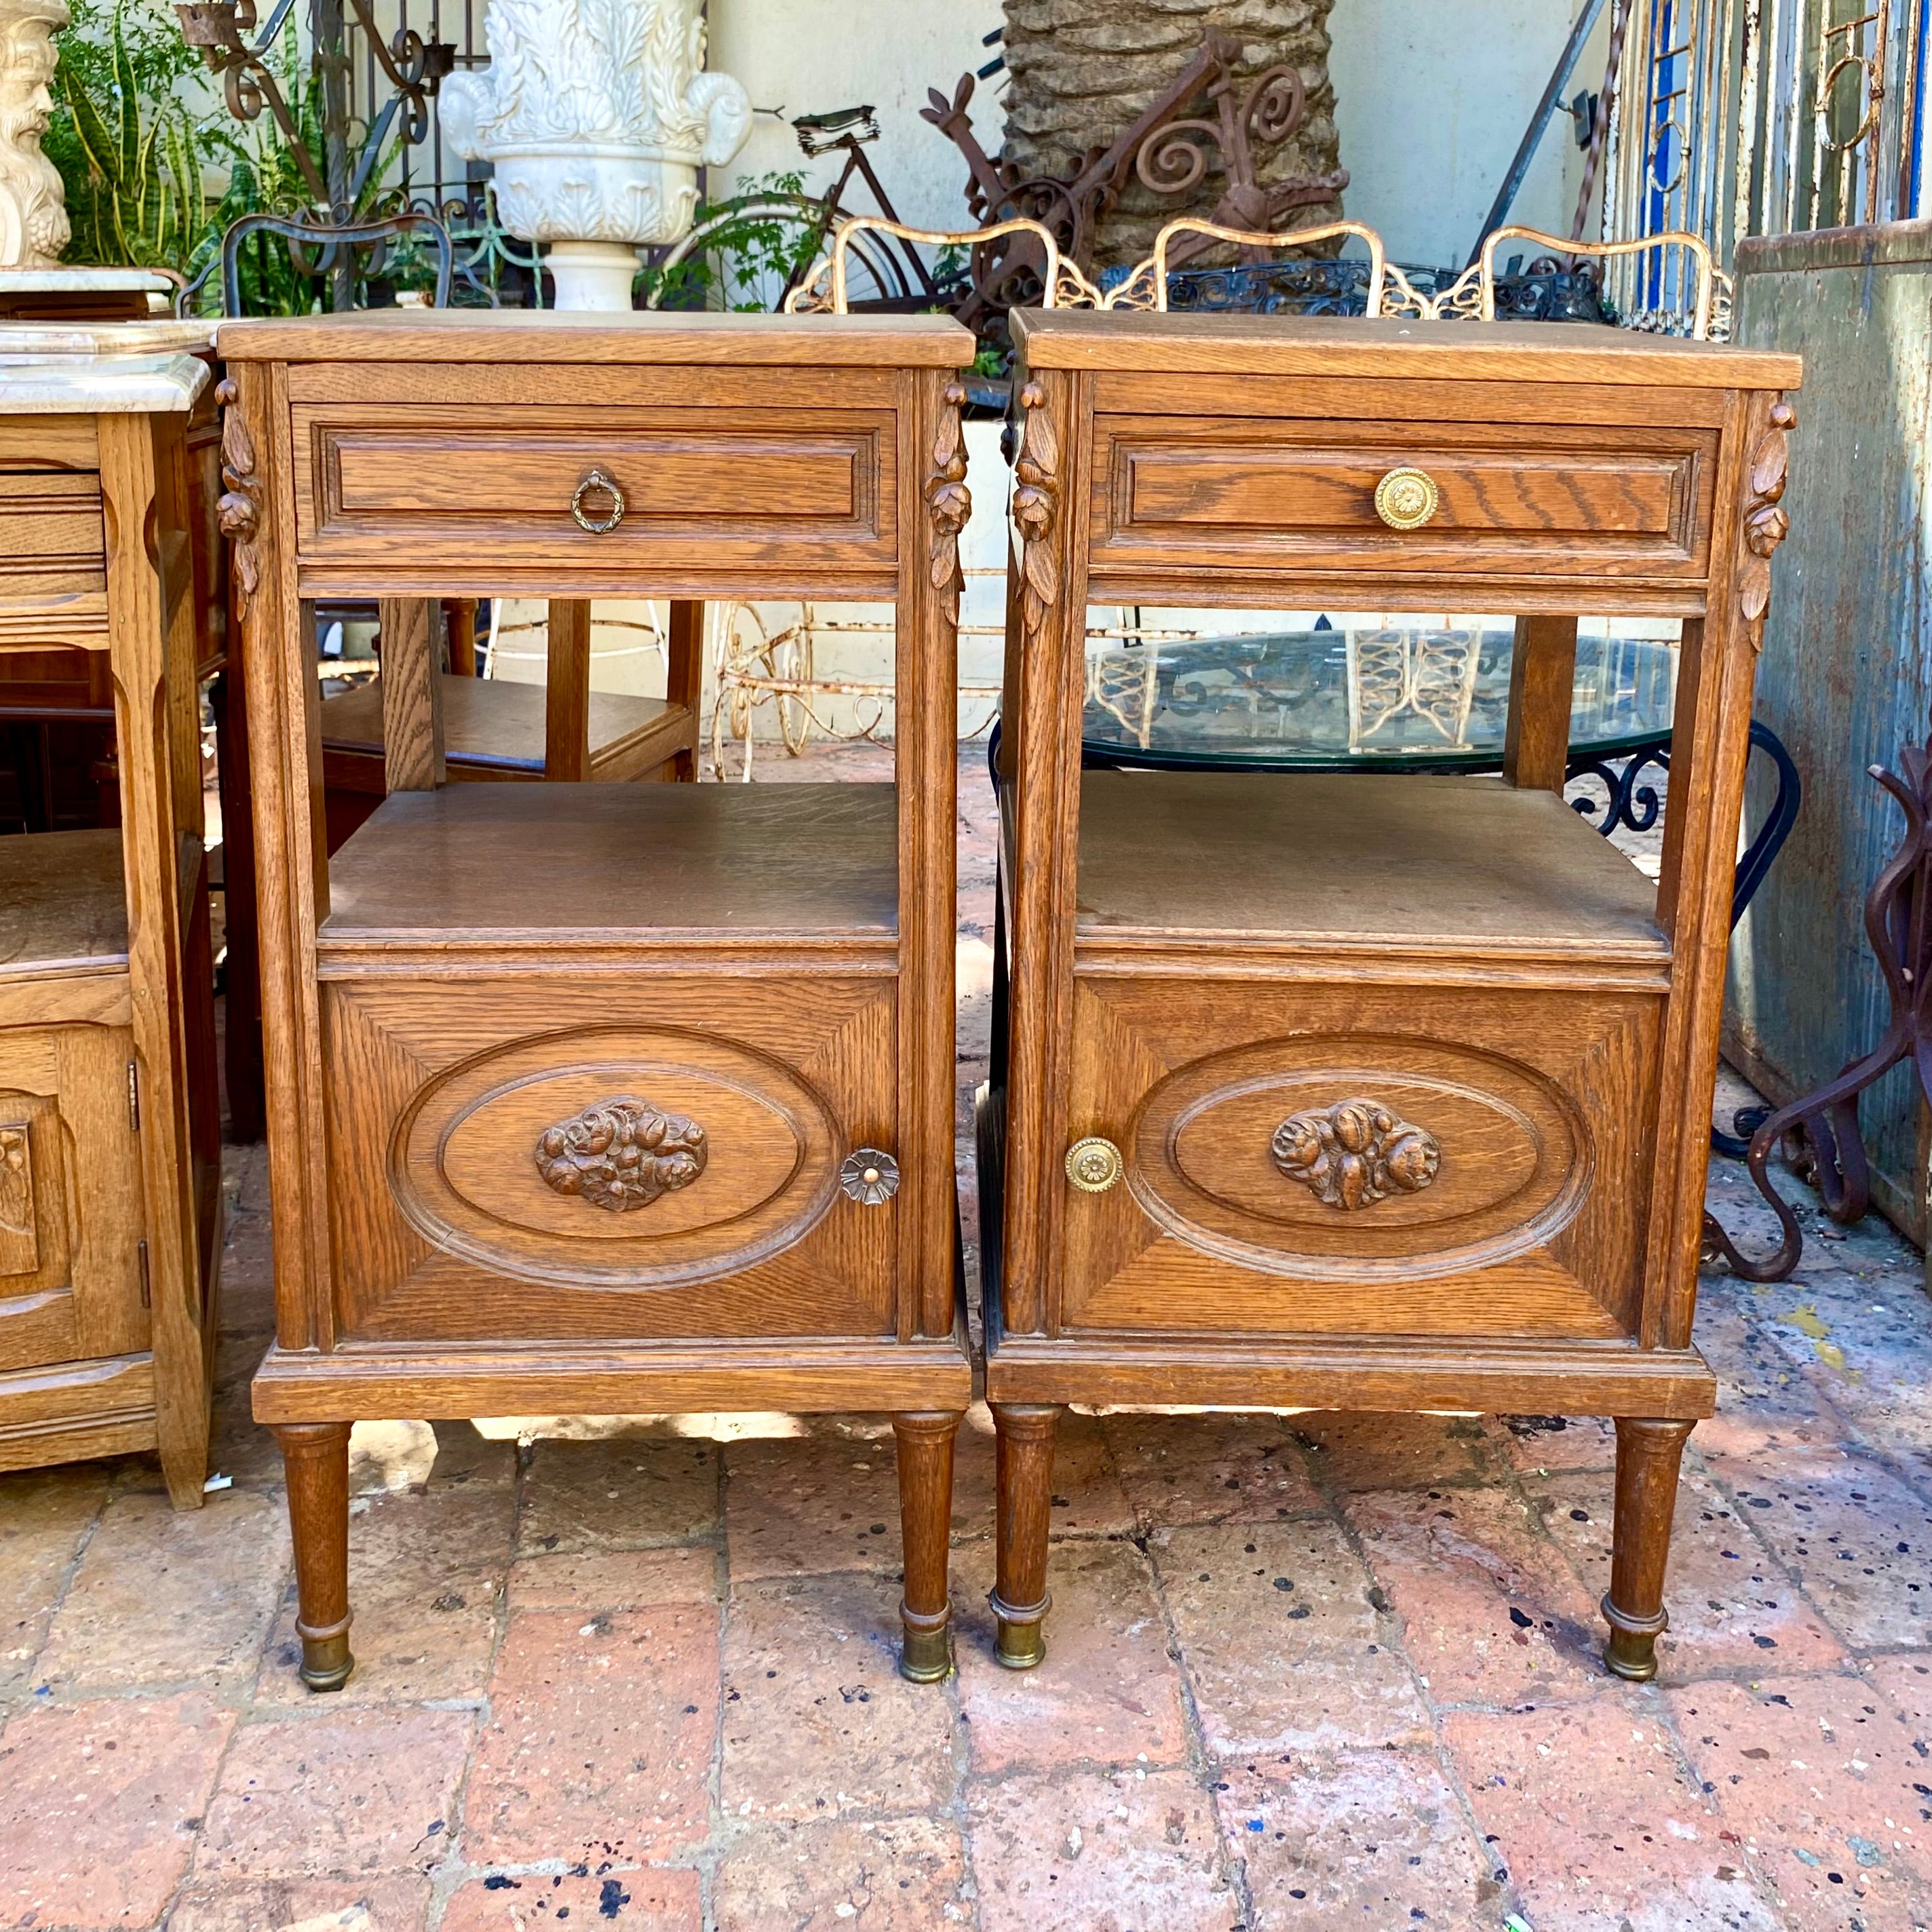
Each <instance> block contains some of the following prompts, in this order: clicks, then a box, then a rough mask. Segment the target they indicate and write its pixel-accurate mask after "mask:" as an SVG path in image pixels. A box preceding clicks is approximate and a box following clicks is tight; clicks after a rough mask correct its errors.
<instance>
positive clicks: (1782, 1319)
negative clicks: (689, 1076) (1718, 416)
mask: <svg viewBox="0 0 1932 1932" xmlns="http://www.w3.org/2000/svg"><path fill="white" fill-rule="evenodd" d="M866 755H876V754H858V756H857V757H856V758H853V757H849V756H848V757H846V758H844V759H841V760H832V761H828V762H829V763H832V765H833V766H835V768H836V767H837V766H839V765H841V764H842V765H844V766H848V767H849V766H850V765H851V764H852V763H858V762H860V761H862V759H863V757H865V756H866ZM966 769H968V771H971V770H972V769H974V766H973V765H972V763H971V761H970V760H969V762H968V766H967V767H966ZM962 817H963V818H964V819H965V821H966V824H967V829H968V832H969V835H970V838H971V839H974V840H977V841H979V843H978V844H973V843H971V842H969V845H968V868H967V869H968V890H967V898H966V916H965V919H963V920H962V943H961V962H962V1012H963V1013H964V1015H965V1022H964V1024H965V1031H966V1046H965V1057H964V1058H963V1059H962V1068H961V1073H962V1089H963V1090H969V1089H970V1088H971V1085H972V1084H973V1082H974V1081H975V1080H977V1078H978V1077H979V1073H978V1068H977V1065H976V1064H975V1061H974V1058H973V1056H974V1052H975V1051H976V1049H977V1043H978V1042H979V1041H980V1040H983V1034H984V1025H985V1021H984V992H985V983H984V974H983V965H984V959H983V956H982V955H983V941H984V935H985V929H986V919H985V918H984V912H985V899H984V890H985V885H986V877H987V876H988V871H989V868H988V867H987V866H986V864H985V863H984V838H985V833H986V811H985V809H984V805H983V799H980V796H978V794H977V793H969V794H968V801H967V805H966V808H965V811H964V812H963V814H962ZM962 1118H963V1116H962ZM227 1185H228V1190H229V1203H230V1207H231V1211H232V1214H233V1225H232V1228H231V1234H230V1241H229V1253H228V1257H227V1268H226V1328H227V1334H226V1338H225V1340H224V1343H223V1351H222V1358H221V1372H220V1382H219V1388H218V1391H217V1403H218V1406H219V1415H218V1417H217V1443H218V1448H217V1463H216V1466H217V1468H218V1469H220V1470H221V1471H222V1472H224V1473H225V1474H226V1475H229V1476H231V1477H232V1478H233V1479H234V1480H233V1487H230V1488H229V1489H226V1490H221V1491H219V1492H217V1493H214V1494H212V1495H211V1496H210V1497H209V1498H208V1502H207V1505H206V1506H205V1508H204V1509H203V1510H202V1511H200V1512H199V1514H195V1515H190V1516H185V1517H177V1516H175V1515H174V1514H172V1512H170V1511H169V1510H168V1509H167V1508H166V1502H165V1498H164V1494H163V1490H162V1487H161V1484H160V1475H159V1472H158V1469H157V1467H156V1466H155V1465H154V1463H153V1462H152V1460H151V1459H145V1458H139V1457H136V1458H129V1459H126V1460H122V1461H119V1462H116V1463H104V1464H90V1465H77V1466H71V1467H68V1468H64V1469H55V1470H49V1471H46V1472H35V1473H30V1474H25V1475H14V1476H8V1477H5V1478H0V1727H4V1728H0V1925H4V1926H6V1927H17V1928H23V1932H24V1929H25V1928H32V1932H60V1928H63V1927H71V1928H80V1927H89V1928H92V1927H132V1928H151V1927H169V1928H171V1932H269V1929H270V1928H273V1929H274V1932H434V1929H435V1928H440V1932H513V1928H531V1927H544V1928H551V1927H555V1928H556V1932H577V1927H579V1926H583V1927H589V1926H592V1925H599V1926H601V1925H603V1924H615V1925H616V1926H618V1927H631V1928H633V1932H700V1928H702V1929H703V1932H714V1928H715V1932H805V1928H809V1932H839V1928H842V1927H848V1926H849V1927H853V1928H856V1932H932V1929H933V1928H946V1927H962V1928H978V1932H1021V1928H1025V1932H1057V1928H1061V1927H1065V1928H1067V1932H1076V1928H1077V1932H1197V1928H1198V1932H1301V1928H1304V1927H1307V1928H1316V1927H1320V1928H1323V1932H1327V1928H1330V1927H1346V1926H1360V1927H1364V1928H1365V1932H1391V1928H1394V1927H1426V1928H1430V1932H1445V1928H1454V1932H1466V1928H1478V1927H1481V1928H1502V1927H1505V1926H1506V1925H1508V1924H1509V1922H1510V1921H1511V1919H1512V1918H1514V1920H1515V1921H1517V1922H1518V1924H1520V1925H1521V1926H1526V1927H1530V1928H1532V1932H1667V1929H1668V1932H1679V1928H1686V1927H1690V1928H1697V1932H1703V1928H1706V1927H1709V1928H1712V1932H1718V1928H1724V1929H1725V1932H1760V1928H1766V1929H1767V1932H1768V1928H1784V1932H1814V1928H1817V1932H1826V1928H1829V1929H1830V1932H1892V1928H1906V1927H1932V1567H1928V1565H1927V1561H1926V1553H1927V1549H1928V1547H1932V1306H1928V1304H1927V1300H1926V1298H1925V1295H1924V1289H1923V1285H1922V1283H1923V1276H1922V1268H1921V1262H1920V1259H1919V1258H1918V1256H1917V1254H1916V1253H1915V1252H1914V1251H1912V1250H1910V1249H1909V1248H1908V1247H1906V1245H1905V1244H1903V1243H1902V1242H1901V1241H1899V1240H1898V1239H1897V1237H1896V1236H1894V1235H1893V1234H1892V1233H1891V1232H1890V1231H1889V1230H1888V1229H1886V1228H1885V1226H1883V1225H1882V1223H1879V1222H1877V1221H1876V1220H1873V1221H1872V1222H1870V1223H1867V1224H1865V1225H1864V1226H1861V1227H1859V1228H1857V1229H1852V1230H1849V1231H1846V1232H1844V1233H1843V1235H1842V1237H1841V1235H1840V1231H1838V1230H1837V1229H1830V1228H1829V1226H1826V1227H1825V1228H1824V1229H1822V1230H1821V1229H1820V1224H1819V1223H1817V1220H1816V1217H1815V1216H1814V1214H1813V1213H1812V1211H1811V1208H1809V1207H1806V1208H1805V1210H1804V1212H1805V1218H1806V1222H1807V1227H1808V1251H1807V1255H1806V1260H1805V1266H1804V1267H1803V1268H1801V1270H1800V1271H1799V1277H1798V1279H1797V1280H1795V1281H1793V1282H1792V1283H1787V1284H1785V1285H1784V1286H1778V1287H1772V1288H1754V1287H1752V1286H1750V1285H1749V1284H1748V1283H1740V1282H1738V1281H1736V1280H1733V1279H1731V1278H1730V1277H1728V1276H1726V1275H1724V1274H1712V1275H1709V1276H1708V1277H1706V1281H1705V1283H1704V1288H1703V1307H1702V1310H1701V1311H1700V1324H1699V1340H1700V1343H1701V1344H1702V1345H1703V1346H1704V1347H1705V1349H1706V1352H1708V1353H1709V1355H1711V1357H1712V1360H1713V1362H1714V1364H1715V1366H1716V1367H1717V1368H1718V1371H1719V1373H1720V1374H1721V1376H1722V1378H1723V1380H1724V1391H1723V1397H1722V1400H1723V1403H1724V1412H1723V1414H1722V1415H1721V1417H1720V1418H1718V1421H1716V1422H1715V1423H1714V1424H1707V1425H1705V1426H1703V1427H1700V1430H1699V1431H1698V1433H1697V1435H1696V1436H1694V1437H1693V1439H1692V1444H1691V1450H1690V1451H1689V1453H1688V1455H1687V1457H1686V1460H1685V1488H1684V1491H1683V1494H1682V1499H1681V1501H1680V1505H1679V1514H1678V1523H1677V1532H1676V1540H1675V1544H1674V1557H1673V1577H1672V1583H1671V1588H1670V1603H1671V1605H1672V1608H1673V1613H1674V1614H1675V1617H1676V1628H1675V1629H1674V1630H1673V1632H1672V1634H1670V1636H1668V1637H1666V1638H1665V1639H1664V1642H1663V1643H1662V1645H1661V1655H1662V1658H1663V1665H1664V1668H1663V1674H1662V1676H1661V1679H1659V1681H1658V1682H1657V1683H1656V1684H1655V1685H1649V1686H1643V1687H1637V1686H1631V1685H1622V1684H1619V1683H1617V1682H1613V1680H1611V1679H1609V1678H1608V1677H1607V1676H1605V1675H1604V1673H1603V1672H1602V1671H1601V1669H1600V1668H1599V1667H1598V1664H1597V1662H1596V1656H1595V1653H1596V1646H1597V1644H1598V1639H1599V1631H1598V1625H1597V1621H1596V1617H1595V1611H1594V1609H1593V1605H1594V1604H1595V1600H1596V1598H1597V1597H1598V1595H1599V1594H1600V1593H1601V1589H1602V1588H1603V1586H1604V1581H1605V1577H1606V1574H1607V1564H1608V1557H1607V1535H1608V1517H1609V1505H1610V1478H1609V1471H1610V1461H1611V1454H1612V1444H1611V1440H1610V1436H1609V1435H1608V1433H1607V1431H1606V1430H1604V1429H1603V1428H1602V1427H1600V1426H1599V1425H1598V1424H1594V1423H1591V1422H1588V1421H1585V1422H1579V1423H1572V1424H1567V1425H1563V1424H1557V1423H1556V1422H1555V1421H1553V1419H1551V1418H1480V1417H1463V1416H1422V1417H1414V1418H1355V1417H1344V1416H1333V1415H1288V1416H1280V1415H1256V1416H1229V1415H1214V1416H1206V1417H1201V1418H1187V1417H1184V1416H1171V1415H1154V1416H1129V1415H1100V1416H1085V1415H1073V1416H1070V1418H1068V1421H1067V1426H1066V1430H1065V1436H1064V1447H1063V1454H1062V1455H1061V1458H1060V1460H1059V1463H1058V1466H1057V1469H1056V1472H1055V1511H1054V1520H1055V1535H1056V1539H1057V1543H1058V1547H1057V1550H1056V1552H1055V1571H1054V1587H1055V1597H1056V1601H1057V1606H1058V1607H1057V1610H1056V1612H1055V1616H1054V1617H1053V1618H1052V1620H1051V1621H1050V1622H1049V1626H1048V1638H1049V1657H1048V1661H1047V1662H1046V1665H1045V1667H1043V1669H1042V1670H1039V1671H1037V1672H1036V1673H1032V1674H1031V1675H1028V1676H1013V1675H1010V1674H1009V1673H1004V1672H1003V1671H1001V1670H999V1669H998V1667H997V1666H996V1665H995V1664H994V1663H993V1661H992V1625H991V1620H990V1619H989V1616H987V1614H986V1610H985V1604H984V1592H985V1591H986V1589H987V1587H988V1586H989V1584H990V1583H991V1580H992V1577H991V1562H992V1559H991V1549H990V1541H989V1538H990V1532H991V1529H992V1509H991V1496H992V1437H991V1435H990V1432H989V1424H988V1421H987V1418H986V1415H985V1413H984V1412H983V1410H980V1411H977V1412H975V1413H974V1415H973V1416H972V1417H971V1418H970V1419H969V1424H968V1428H967V1430H966V1431H965V1436H964V1437H963V1439H962V1453H961V1467H960V1475H959V1504H958V1508H957V1509H956V1514H955V1520H954V1529H955V1539H956V1541H955V1552H954V1574H955V1594H956V1602H957V1604H958V1605H959V1613H960V1626H961V1628H960V1642H959V1661H960V1670H959V1676H958V1677H957V1678H956V1679H955V1680H954V1681H953V1682H951V1683H949V1684H947V1685H943V1686H937V1687H923V1688H921V1687H914V1686H912V1685H906V1684H904V1683H903V1682H901V1681H900V1679H898V1676H897V1675H896V1673H895V1669H894V1664H893V1658H894V1645H895V1637H896V1629H895V1618H894V1616H893V1605H894V1603H895V1596H896V1583H895V1547H896V1514H895V1505H894V1502H893V1496H892V1441H891V1436H890V1433H889V1429H888V1428H887V1427H886V1425H885V1424H883V1423H882V1422H881V1421H879V1420H878V1419H877V1418H864V1417H833V1418H811V1419H807V1418H791V1417H786V1416H778V1415H766V1416H751V1417H742V1416H740V1417H706V1416H697V1417H685V1418H671V1419H666V1418H658V1419H651V1418H631V1419H628V1420H624V1419H614V1418H581V1417H579V1418H570V1417H528V1418H508V1419H499V1420H496V1421H484V1422H483V1423H481V1424H479V1425H478V1426H475V1427H472V1425H470V1424H437V1425H436V1426H435V1427H434V1428H432V1427H430V1426H428V1425H427V1424H422V1423H419V1422H411V1421H395V1422H389V1423H381V1424H366V1425H364V1426H363V1427H360V1428H359V1430H357V1432H356V1442H355V1449H354V1457H353V1489H354V1501H353V1519H352V1525H351V1535H352V1562H353V1586H354V1594H355V1600H356V1610H357V1622H356V1629H355V1635H354V1641H355V1645H356V1651H357V1654H358V1657H359V1666H358V1669H357V1671H356V1676H354V1678H353V1679H352V1680H351V1682H350V1685H349V1687H348V1688H347V1690H345V1691H344V1692H342V1693H341V1694H339V1695H338V1696H336V1697H312V1696H311V1695H309V1694H308V1693H306V1692H305V1691H302V1689H301V1688H300V1687H299V1685H298V1684H297V1683H296V1680H295V1679H294V1676H293V1657H294V1651H293V1586H292V1580H291V1577H290V1573H289V1556H288V1546H287V1532H286V1530H285V1529H284V1523H283V1514H282V1508H281V1500H282V1499H281V1493H280V1487H279V1485H280V1472H279V1468H278V1463H277V1459H276V1457H275V1454H274V1453H273V1448H272V1444H270V1443H269V1442H268V1441H267V1439H266V1437H265V1436H263V1433H262V1432H260V1431H259V1430H256V1429H255V1428H254V1425H253V1424H252V1423H251V1422H250V1421H249V1420H248V1401H247V1385H248V1374H249V1373H250V1370H251V1369H252V1367H253V1365H254V1361H255V1360H256V1359H257V1358H258V1357H259V1355H260V1351H261V1349H263V1346H266V1340H267V1334H268V1329H269V1322H270V1307H269V1290H270V1276H269V1259H268V1250H267V1243H266V1227H265V1223H266V1196H265V1188H264V1179H263V1160H262V1155H261V1151H260V1149H256V1148H242V1149H237V1150H234V1151H232V1154H231V1160H230V1164H229V1177H228V1183H227ZM1711 1192H1712V1201H1713V1203H1714V1205H1715V1206H1716V1207H1717V1208H1718V1211H1720V1212H1721V1213H1722V1214H1724V1215H1725V1216H1726V1217H1727V1220H1728V1222H1729V1223H1730V1224H1731V1225H1732V1226H1734V1227H1737V1228H1741V1229H1744V1230H1745V1231H1746V1232H1756V1233H1757V1234H1758V1235H1759V1236H1760V1238H1767V1237H1768V1235H1769V1217H1765V1216H1763V1215H1762V1214H1761V1213H1760V1212H1759V1211H1757V1210H1756V1209H1754V1208H1753V1207H1752V1206H1751V1197H1750V1196H1749V1195H1748V1189H1747V1187H1746V1184H1745V1180H1744V1177H1743V1175H1742V1169H1739V1168H1738V1167H1736V1166H1733V1165H1730V1164H1727V1163H1720V1164H1719V1166H1718V1168H1717V1169H1716V1170H1715V1172H1714V1175H1713V1179H1712V1190H1711ZM968 1225H969V1228H970V1226H971V1223H970V1222H969V1224H968ZM1827 1236H1829V1237H1830V1238H1826V1237H1827Z"/></svg>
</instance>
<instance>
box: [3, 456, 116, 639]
mask: <svg viewBox="0 0 1932 1932" xmlns="http://www.w3.org/2000/svg"><path fill="white" fill-rule="evenodd" d="M9 619H11V620H12V621H11V622H10V621H9ZM106 619H107V540H106V536H105V533H104V525H103V523H102V521H101V478H100V477H99V476H98V475H96V474H95V473H92V472H86V471H81V472H77V471H71V470H70V471H58V470H44V471H40V472H19V473H15V474H0V644H4V643H6V642H7V641H8V640H9V639H10V638H12V639H13V641H16V642H17V643H19V644H20V646H22V647H23V648H24V647H25V646H26V643H27V642H28V640H38V642H39V643H40V646H41V647H42V648H43V649H44V648H45V647H46V646H47V645H48V644H65V643H80V644H82V645H83V646H86V645H87V644H89V643H92V641H93V633H94V631H96V630H97V629H98V631H101V633H102V634H103V637H102V641H105V638H104V633H105V631H106V628H107V624H106ZM77 622H78V624H79V626H80V628H81V630H83V631H84V632H85V633H86V634H84V635H73V634H71V633H72V632H73V631H74V629H75V628H76V625H77Z"/></svg>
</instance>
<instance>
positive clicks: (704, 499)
mask: <svg viewBox="0 0 1932 1932" xmlns="http://www.w3.org/2000/svg"><path fill="white" fill-rule="evenodd" d="M295 433H296V446H297V448H298V449H300V450H302V451H303V452H304V453H305V459H306V460H305V461H303V462H302V463H300V464H299V466H298V467H299V478H298V481H299V493H298V496H297V502H296V523H297V530H298V535H299V556H300V561H301V563H302V568H303V569H304V571H305V573H307V572H312V571H315V570H317V569H322V570H326V571H332V572H336V573H339V574H343V573H349V572H352V571H353V570H354V569H355V568H356V567H357V566H359V565H360V566H365V567H366V568H367V570H368V572H369V581H370V582H371V584H377V583H380V585H383V586H392V585H398V586H399V585H401V584H402V583H405V582H407V580H408V574H409V572H410V570H411V569H412V568H414V569H417V570H421V569H423V568H434V569H435V570H436V571H437V573H438V581H439V583H445V582H446V580H452V579H456V580H461V579H466V578H467V577H470V576H472V575H474V574H476V573H479V572H481V573H484V574H487V577H489V579H490V580H491V581H492V582H493V583H496V584H499V585H500V586H510V585H512V584H515V583H517V578H518V576H519V574H520V573H534V574H537V575H538V576H540V577H542V578H544V580H553V581H554V582H555V583H556V585H557V586H559V592H558V594H562V591H563V590H565V589H572V588H586V589H587V588H595V587H596V586H598V584H600V583H604V582H610V581H620V580H622V578H623V577H625V576H626V575H627V574H635V575H637V576H639V577H651V576H652V574H663V573H665V572H667V571H670V572H674V573H675V574H676V575H677V576H678V577H680V578H684V579H691V578H695V577H702V576H703V574H706V573H707V572H718V573H728V572H731V571H738V572H740V573H743V572H754V573H759V572H768V573H777V574H783V573H785V572H787V571H794V572H810V571H824V570H829V569H833V568H845V569H849V570H854V571H873V572H883V571H889V570H890V569H891V568H892V565H893V562H894V559H895V555H896V534H895V523H896V518H895V501H894V484H893V475H894V464H893V458H892V416H891V415H890V414H889V413H886V412H872V411H859V410H853V411H849V412H844V413H839V414H838V415H836V416H833V417H832V418H831V419H829V420H827V419H826V416H825V415H824V414H823V413H820V414H819V415H817V416H814V417H811V418H807V417H805V416H802V415H797V414H796V413H787V412H786V411H784V410H762V411H754V410H733V409H730V408H718V409H709V410H672V409H650V410H642V409H634V408H632V409H627V408H624V407H607V408H604V409H601V410H596V411H594V412H592V411H577V410H565V409H527V408H525V409H518V410H514V411H511V410H502V411H501V412H500V413H499V412H498V411H497V410H493V409H492V408H490V407H488V406H487V405H484V406H481V407H476V408H472V409H467V410H458V409H452V408H448V407H442V406H434V405H433V406H428V407H423V408H420V409H407V410H406V409H399V408H390V407H380V406H371V407H354V406H350V405H346V404H297V405H296V408H295ZM343 580H346V576H345V577H344V579H343ZM479 581H480V579H479ZM305 587H307V586H305ZM517 587H523V586H520V584H519V585H517Z"/></svg>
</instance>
